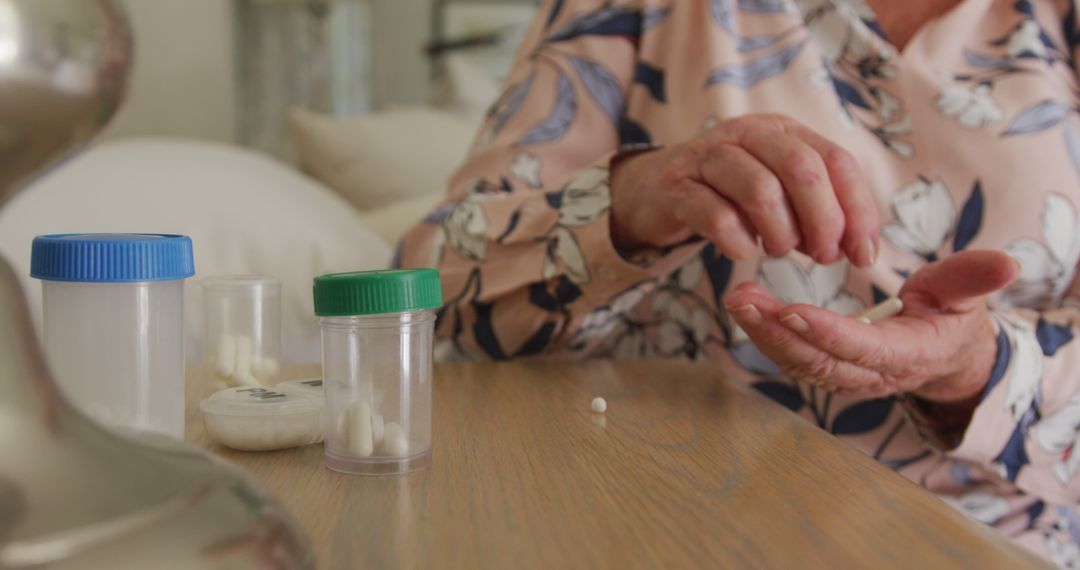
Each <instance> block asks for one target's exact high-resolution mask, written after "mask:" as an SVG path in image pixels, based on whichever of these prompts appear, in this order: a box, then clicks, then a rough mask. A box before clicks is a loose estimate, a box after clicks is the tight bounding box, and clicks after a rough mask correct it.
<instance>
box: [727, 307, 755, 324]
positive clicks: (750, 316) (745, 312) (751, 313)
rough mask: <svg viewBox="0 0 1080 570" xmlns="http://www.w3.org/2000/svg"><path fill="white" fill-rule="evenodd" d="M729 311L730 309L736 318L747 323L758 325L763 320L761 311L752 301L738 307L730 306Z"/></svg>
mask: <svg viewBox="0 0 1080 570" xmlns="http://www.w3.org/2000/svg"><path fill="white" fill-rule="evenodd" d="M728 311H730V312H731V314H732V315H734V316H735V318H737V319H739V320H741V321H743V322H745V323H746V324H750V325H756V324H757V323H760V322H761V312H760V311H758V309H757V307H755V306H754V305H753V304H751V303H747V304H745V305H739V306H737V307H728Z"/></svg>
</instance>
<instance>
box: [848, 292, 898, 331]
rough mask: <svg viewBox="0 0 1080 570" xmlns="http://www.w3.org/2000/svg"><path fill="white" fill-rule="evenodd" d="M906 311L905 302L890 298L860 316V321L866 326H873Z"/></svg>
mask: <svg viewBox="0 0 1080 570" xmlns="http://www.w3.org/2000/svg"><path fill="white" fill-rule="evenodd" d="M903 310H904V302H903V301H901V300H900V299H899V298H897V297H889V298H888V299H885V300H884V301H882V302H880V303H878V304H876V305H874V306H873V307H870V308H869V309H867V310H865V311H863V312H862V313H860V314H859V316H858V320H859V321H860V322H862V323H865V324H868V325H870V324H873V323H876V322H878V321H880V320H882V319H887V318H889V317H891V316H894V315H898V314H900V311H903Z"/></svg>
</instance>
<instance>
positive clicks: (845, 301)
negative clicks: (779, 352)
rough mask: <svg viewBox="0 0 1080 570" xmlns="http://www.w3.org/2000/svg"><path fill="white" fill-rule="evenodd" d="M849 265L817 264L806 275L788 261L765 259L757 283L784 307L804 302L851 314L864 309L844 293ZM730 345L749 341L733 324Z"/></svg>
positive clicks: (843, 263) (862, 304) (793, 262)
mask: <svg viewBox="0 0 1080 570" xmlns="http://www.w3.org/2000/svg"><path fill="white" fill-rule="evenodd" d="M849 268H850V266H849V264H848V262H846V261H840V262H837V263H833V264H832V265H817V264H815V265H814V266H813V267H811V268H810V271H809V272H806V271H804V270H803V268H802V267H800V266H799V265H798V264H797V263H795V261H793V260H791V259H789V258H786V257H785V258H781V259H766V260H765V261H763V262H762V263H761V267H760V269H759V270H758V277H757V281H758V283H760V284H761V285H762V286H763V287H765V288H766V289H768V290H769V292H770V293H772V294H773V296H775V297H776V298H777V299H779V300H780V302H782V303H784V304H785V305H788V304H791V303H805V304H809V305H815V306H818V307H822V308H824V309H827V310H829V311H833V312H834V313H838V314H841V315H853V314H855V313H858V312H860V311H862V310H863V308H865V304H864V303H863V302H862V301H860V300H859V298H858V297H855V296H854V295H852V294H850V293H848V292H847V291H845V290H844V285H845V282H846V281H847V274H848V270H849ZM731 335H732V342H734V343H735V344H741V343H744V342H746V341H748V340H749V337H747V336H746V332H745V331H743V330H742V327H740V326H738V324H736V323H734V322H733V323H732V331H731Z"/></svg>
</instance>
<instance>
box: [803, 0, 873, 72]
mask: <svg viewBox="0 0 1080 570" xmlns="http://www.w3.org/2000/svg"><path fill="white" fill-rule="evenodd" d="M795 3H796V5H797V6H798V8H799V9H800V10H801V11H802V13H803V14H804V15H805V16H806V27H807V29H809V30H810V34H811V35H812V36H813V37H814V43H815V44H817V46H818V48H819V49H820V50H821V55H822V56H824V57H825V59H826V60H827V61H829V62H836V61H839V60H841V59H843V58H845V57H850V58H852V59H856V60H857V59H861V58H863V57H866V56H868V55H870V53H871V51H872V34H873V32H871V31H870V29H869V28H867V27H866V25H865V24H864V23H863V22H862V20H863V19H864V18H865V19H869V18H872V17H873V12H872V11H871V10H870V8H869V7H867V6H866V4H864V3H863V2H862V1H861V0H850V1H847V2H835V1H833V0H795Z"/></svg>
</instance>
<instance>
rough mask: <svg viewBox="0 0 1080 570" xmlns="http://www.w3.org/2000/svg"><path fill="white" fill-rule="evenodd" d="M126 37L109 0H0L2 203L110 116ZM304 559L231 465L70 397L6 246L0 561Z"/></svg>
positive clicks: (159, 565) (112, 565) (163, 563)
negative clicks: (84, 408)
mask: <svg viewBox="0 0 1080 570" xmlns="http://www.w3.org/2000/svg"><path fill="white" fill-rule="evenodd" d="M130 38H131V34H130V32H129V29H128V26H127V22H126V20H125V18H124V15H123V12H122V11H121V10H120V9H119V7H118V6H117V5H116V4H115V3H114V2H112V1H111V0H0V205H2V204H3V203H5V202H6V201H8V200H10V199H11V197H12V196H13V195H14V194H15V193H16V192H17V191H18V188H19V186H20V185H21V184H23V183H25V182H26V181H27V180H28V179H29V178H30V177H32V176H34V175H36V174H38V173H40V172H41V170H42V169H43V168H45V167H47V166H48V165H50V164H51V163H53V162H55V161H57V160H59V159H61V158H63V157H64V156H66V155H67V154H69V153H70V152H71V151H73V150H74V149H76V148H77V147H79V146H80V145H82V144H84V143H85V142H87V141H88V140H89V139H90V138H91V137H93V135H94V134H95V133H97V132H98V131H99V130H100V129H101V128H102V127H103V126H104V125H105V124H106V123H107V122H108V120H109V119H110V118H111V117H112V115H113V114H114V113H115V111H116V109H117V108H118V106H119V105H120V103H121V102H122V99H123V95H124V91H125V86H126V80H127V75H128V73H129V70H130V67H131V61H132V59H131V57H132V51H131V40H130ZM27 247H29V244H27ZM312 565H313V562H312V559H311V548H310V545H309V544H308V542H307V540H306V538H304V536H303V534H302V533H301V532H300V531H299V529H298V528H297V527H296V525H295V524H294V523H293V522H292V519H291V518H290V517H289V516H288V514H287V513H286V512H285V511H284V510H283V509H282V508H281V507H280V506H279V504H278V503H277V502H276V501H275V500H274V499H273V498H272V497H270V496H268V495H266V494H265V493H264V492H262V491H261V490H260V489H259V488H258V487H257V486H256V485H255V484H254V483H253V482H252V481H250V480H248V479H247V478H246V477H245V476H244V475H243V474H242V473H240V472H239V471H237V470H235V469H234V468H232V467H230V466H228V465H226V464H225V463H224V462H221V461H219V460H217V459H214V458H213V457H212V456H210V455H209V454H206V453H204V452H202V451H199V450H197V449H195V448H193V447H190V446H188V445H184V444H182V443H179V442H173V441H171V440H164V439H155V440H151V439H146V438H142V439H136V438H134V437H130V438H129V437H124V436H121V435H118V434H115V433H113V432H110V431H108V430H106V429H105V428H102V427H100V426H99V425H97V424H96V423H94V422H93V421H91V420H89V419H87V418H85V417H84V416H82V415H81V414H79V413H78V412H77V411H75V410H74V408H72V407H71V406H70V405H69V404H68V403H67V402H66V401H65V400H64V398H63V396H62V395H61V394H60V393H59V391H58V390H57V387H56V385H55V383H54V382H53V380H52V378H51V377H50V375H49V371H48V369H47V367H46V364H45V361H44V359H43V357H42V354H41V351H40V347H39V346H38V344H37V340H36V336H35V334H34V331H33V328H32V326H31V324H30V317H29V313H28V311H27V310H26V307H25V301H24V297H23V295H22V292H21V291H20V290H19V286H18V281H17V280H16V278H15V275H14V274H13V273H12V271H11V268H10V267H9V266H8V264H7V263H6V262H5V261H3V260H0V569H14V568H43V567H48V568H50V569H69V568H70V569H80V570H92V569H99V568H100V569H110V570H112V569H125V568H138V569H150V568H153V569H173V568H176V569H181V568H183V569H189V568H262V569H277V568H282V569H283V568H308V567H311V566H312Z"/></svg>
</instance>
